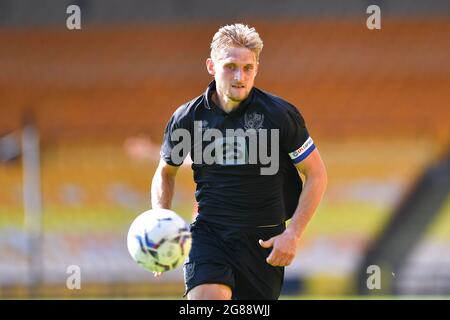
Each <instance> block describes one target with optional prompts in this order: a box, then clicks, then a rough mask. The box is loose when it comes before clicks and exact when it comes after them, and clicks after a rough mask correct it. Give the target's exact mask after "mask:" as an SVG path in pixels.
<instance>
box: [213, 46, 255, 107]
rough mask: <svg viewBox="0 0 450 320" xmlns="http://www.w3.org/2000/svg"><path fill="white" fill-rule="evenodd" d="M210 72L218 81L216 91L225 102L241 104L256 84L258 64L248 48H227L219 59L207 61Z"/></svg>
mask: <svg viewBox="0 0 450 320" xmlns="http://www.w3.org/2000/svg"><path fill="white" fill-rule="evenodd" d="M206 65H207V68H208V72H209V73H210V74H212V75H213V76H214V78H215V80H216V90H217V93H218V94H219V96H221V98H222V100H224V101H232V102H241V101H243V100H244V99H245V98H247V96H248V95H249V93H250V90H251V89H252V88H253V84H254V82H255V76H256V73H257V70H258V63H257V61H256V57H255V54H254V53H253V52H252V51H251V50H250V49H247V48H235V47H230V48H226V49H224V50H223V51H222V52H221V55H220V56H219V58H217V59H215V60H212V59H208V60H207V61H206Z"/></svg>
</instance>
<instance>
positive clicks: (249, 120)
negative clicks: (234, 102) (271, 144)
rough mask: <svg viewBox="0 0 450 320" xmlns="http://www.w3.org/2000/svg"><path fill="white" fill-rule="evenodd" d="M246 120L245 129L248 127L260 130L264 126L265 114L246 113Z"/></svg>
mask: <svg viewBox="0 0 450 320" xmlns="http://www.w3.org/2000/svg"><path fill="white" fill-rule="evenodd" d="M244 120H245V124H244V128H245V130H248V129H255V130H259V129H261V128H262V126H263V122H264V115H263V114H260V113H257V112H252V113H246V114H245V116H244Z"/></svg>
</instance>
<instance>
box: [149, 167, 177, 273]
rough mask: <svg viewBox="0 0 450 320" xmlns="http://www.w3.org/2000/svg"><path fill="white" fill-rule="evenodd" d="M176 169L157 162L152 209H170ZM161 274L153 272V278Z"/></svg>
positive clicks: (153, 183) (152, 193) (152, 188)
mask: <svg viewBox="0 0 450 320" xmlns="http://www.w3.org/2000/svg"><path fill="white" fill-rule="evenodd" d="M178 168H179V167H176V166H171V165H170V164H168V163H167V162H165V161H164V160H163V159H161V160H159V164H158V168H156V171H155V174H154V175H153V179H152V187H151V199H152V200H151V201H152V208H153V209H156V208H161V209H170V206H171V204H172V198H173V192H174V190H175V177H176V175H177V171H178ZM161 274H162V272H153V276H154V277H159V276H161Z"/></svg>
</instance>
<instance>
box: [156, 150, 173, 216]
mask: <svg viewBox="0 0 450 320" xmlns="http://www.w3.org/2000/svg"><path fill="white" fill-rule="evenodd" d="M178 168H179V167H178V166H172V165H170V164H168V163H167V162H165V161H164V160H163V159H161V160H160V161H159V164H158V168H156V171H155V174H154V176H153V179H152V187H151V201H152V208H153V209H156V208H161V209H170V207H171V204H172V198H173V193H174V190H175V177H176V175H177V171H178Z"/></svg>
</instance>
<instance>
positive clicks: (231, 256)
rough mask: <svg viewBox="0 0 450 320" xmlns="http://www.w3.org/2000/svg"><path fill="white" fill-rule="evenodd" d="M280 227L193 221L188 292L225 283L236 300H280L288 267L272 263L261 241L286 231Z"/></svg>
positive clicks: (268, 252) (186, 280) (186, 266)
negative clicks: (285, 269) (209, 284)
mask: <svg viewBox="0 0 450 320" xmlns="http://www.w3.org/2000/svg"><path fill="white" fill-rule="evenodd" d="M284 229H285V225H284V224H281V225H279V226H276V227H259V228H257V227H252V228H249V227H230V226H223V225H219V224H213V223H210V222H205V221H199V220H197V221H196V222H194V223H193V224H191V232H192V249H191V251H190V253H189V259H188V261H187V262H186V263H185V265H184V279H185V285H186V291H185V295H186V294H187V293H188V292H189V290H191V289H192V288H194V287H196V286H198V285H200V284H206V283H216V284H224V285H227V286H229V287H230V288H231V289H232V292H233V296H232V298H233V299H240V300H241V299H243V300H253V299H256V300H263V299H266V300H267V299H271V300H274V299H278V297H279V296H280V292H281V287H282V283H283V278H284V267H273V266H271V265H269V264H268V263H267V261H266V258H267V257H268V255H269V254H270V252H271V250H272V249H271V248H270V249H265V248H262V247H261V246H260V245H259V243H258V240H259V239H262V240H268V239H270V238H271V237H273V236H276V235H278V234H280V233H282V232H283V231H284Z"/></svg>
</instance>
